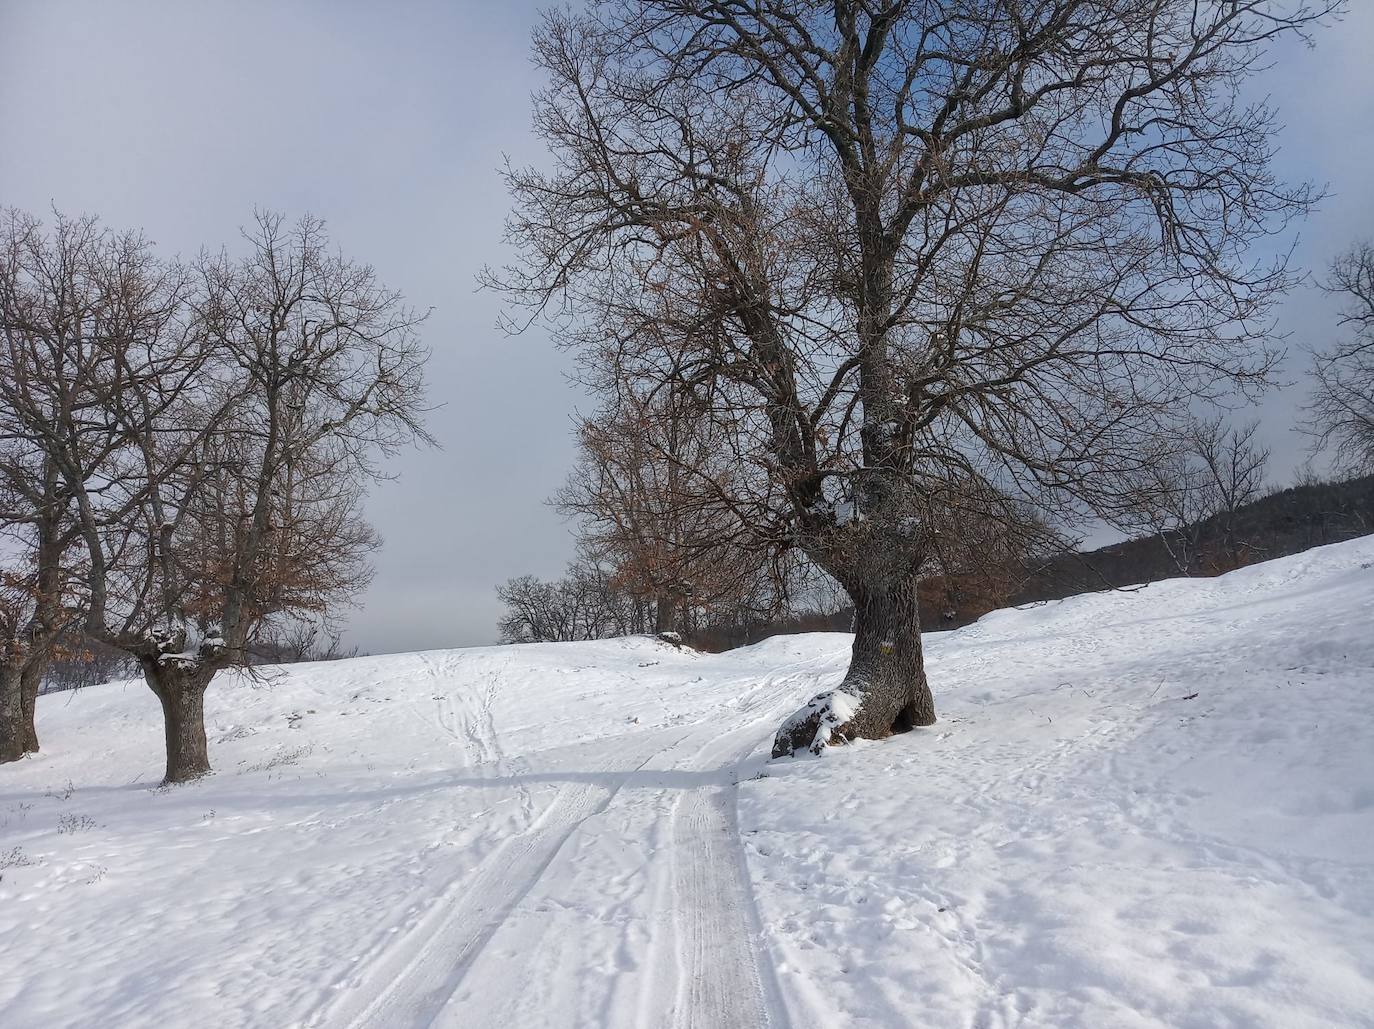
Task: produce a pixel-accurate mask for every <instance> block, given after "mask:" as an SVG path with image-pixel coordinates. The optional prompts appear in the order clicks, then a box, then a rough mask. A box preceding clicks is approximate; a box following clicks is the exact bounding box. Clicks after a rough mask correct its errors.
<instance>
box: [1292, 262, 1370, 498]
mask: <svg viewBox="0 0 1374 1029" xmlns="http://www.w3.org/2000/svg"><path fill="white" fill-rule="evenodd" d="M1327 289H1328V290H1329V291H1330V292H1331V293H1334V294H1336V295H1337V296H1339V297H1340V298H1341V299H1342V300H1343V301H1344V302H1345V306H1344V309H1343V310H1342V311H1341V319H1340V321H1341V326H1342V327H1343V328H1345V329H1347V330H1349V333H1350V335H1349V337H1348V338H1346V339H1344V340H1342V341H1341V342H1339V343H1337V344H1336V345H1335V346H1333V347H1331V348H1329V349H1328V350H1326V351H1324V352H1322V353H1320V354H1318V355H1317V359H1316V378H1317V388H1316V390H1315V391H1314V393H1313V397H1312V400H1311V403H1310V406H1309V412H1308V413H1309V416H1310V426H1309V427H1310V428H1311V429H1312V430H1313V432H1314V433H1315V435H1316V438H1317V445H1318V446H1319V447H1327V446H1330V447H1332V448H1333V449H1334V451H1335V455H1336V460H1337V462H1338V464H1339V465H1340V466H1341V467H1342V469H1343V470H1345V471H1347V472H1367V471H1370V470H1374V244H1370V243H1360V244H1357V245H1356V246H1354V247H1351V248H1350V250H1348V251H1347V252H1346V253H1344V254H1342V255H1341V256H1340V257H1338V258H1337V259H1336V260H1335V261H1334V262H1333V263H1332V265H1331V275H1330V278H1329V279H1328V281H1327Z"/></svg>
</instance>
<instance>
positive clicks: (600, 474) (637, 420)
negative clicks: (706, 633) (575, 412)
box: [554, 383, 790, 635]
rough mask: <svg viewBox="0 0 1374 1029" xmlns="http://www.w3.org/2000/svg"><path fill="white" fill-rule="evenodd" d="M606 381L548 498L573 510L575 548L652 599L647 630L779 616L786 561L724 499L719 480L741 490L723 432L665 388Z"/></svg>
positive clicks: (733, 492)
mask: <svg viewBox="0 0 1374 1029" xmlns="http://www.w3.org/2000/svg"><path fill="white" fill-rule="evenodd" d="M617 387H623V388H617ZM612 389H613V390H614V392H611V395H610V396H609V397H608V399H607V402H606V403H605V405H604V406H603V409H602V410H601V411H600V412H599V413H598V415H597V417H594V418H589V419H586V420H584V421H583V422H582V424H581V426H580V428H579V433H578V442H579V444H580V453H579V459H578V462H577V464H576V466H575V467H574V469H573V471H572V473H571V474H570V475H569V477H568V480H567V482H566V483H565V484H564V486H563V488H562V489H561V490H560V491H559V492H558V494H557V495H556V496H555V497H554V503H555V506H556V507H557V508H558V509H559V510H560V511H562V512H563V513H564V514H566V515H570V516H572V517H575V518H576V519H578V530H577V531H578V538H579V541H580V543H581V546H582V548H583V549H584V551H586V552H587V553H588V554H590V555H595V560H596V561H597V562H598V563H606V564H608V565H609V566H610V567H611V569H612V572H611V579H612V582H613V583H614V585H615V586H616V587H617V588H618V589H619V590H621V591H624V592H626V593H628V594H629V595H630V596H633V597H636V598H640V599H641V600H643V601H644V602H647V603H651V604H652V605H653V610H654V623H653V628H654V631H656V632H678V633H682V634H687V635H690V633H691V632H692V630H693V629H694V628H695V626H696V625H698V624H700V623H701V622H702V621H707V622H709V621H710V620H712V618H713V617H715V616H718V615H720V614H723V613H724V612H725V611H730V612H732V613H733V614H734V615H736V616H738V614H740V613H741V612H743V611H744V610H746V609H748V608H751V607H752V608H753V612H752V613H753V614H754V615H756V616H757V617H760V618H767V617H770V616H772V615H775V614H777V613H779V612H780V610H781V609H782V607H783V606H784V604H785V602H786V587H787V576H788V572H789V571H790V565H789V564H788V563H787V562H779V561H777V560H775V559H774V558H773V556H772V555H771V554H770V552H769V551H768V549H766V548H761V547H759V546H757V545H756V541H755V540H754V538H753V533H752V531H751V527H750V526H749V524H748V523H746V522H744V521H742V520H741V519H739V518H738V517H737V516H736V514H735V512H734V510H733V508H732V506H731V505H730V504H728V503H724V502H722V495H725V494H724V492H723V489H722V487H724V486H725V484H726V483H728V484H729V485H728V495H729V496H736V497H737V496H739V495H740V494H741V493H742V492H743V488H742V483H741V482H739V481H738V480H739V477H740V475H741V474H742V473H743V472H745V471H747V469H742V468H740V467H739V466H738V465H735V464H733V462H732V461H731V459H730V454H729V448H728V445H727V443H728V439H727V438H725V437H723V435H722V434H721V433H718V432H716V431H714V429H713V427H712V426H711V424H710V421H709V418H708V417H706V412H702V411H700V410H698V409H697V408H696V406H695V405H694V404H692V403H691V402H688V401H684V399H683V398H681V397H677V396H673V395H672V394H671V393H670V392H668V391H664V392H662V393H660V394H659V395H658V396H651V397H639V396H636V395H635V394H634V393H633V383H617V384H612ZM608 392H609V391H608Z"/></svg>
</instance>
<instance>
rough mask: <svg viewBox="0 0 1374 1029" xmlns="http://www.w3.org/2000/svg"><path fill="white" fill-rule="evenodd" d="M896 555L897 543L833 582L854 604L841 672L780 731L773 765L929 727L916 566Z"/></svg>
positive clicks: (931, 713)
mask: <svg viewBox="0 0 1374 1029" xmlns="http://www.w3.org/2000/svg"><path fill="white" fill-rule="evenodd" d="M870 547H871V544H870ZM865 549H869V548H865ZM902 549H903V548H902V546H901V542H900V541H898V542H897V544H896V545H895V546H894V547H893V548H892V549H891V550H890V551H889V550H886V549H880V550H876V551H875V550H870V551H869V554H868V555H867V559H866V560H865V561H864V562H863V563H862V565H861V566H860V567H859V568H858V569H853V568H851V569H848V572H849V574H843V573H841V574H838V575H837V578H839V580H840V583H841V585H843V586H844V587H845V590H846V592H848V594H849V596H850V599H852V600H853V601H854V648H853V652H852V653H853V656H852V657H851V658H850V662H849V671H848V672H847V673H846V674H845V677H844V681H843V682H841V683H840V685H839V686H837V687H836V688H835V689H834V690H830V691H828V692H826V693H822V694H820V695H819V696H816V697H813V698H812V699H811V700H810V701H809V702H808V703H807V704H806V706H805V707H803V708H802V709H801V710H799V711H797V712H796V713H795V714H793V715H792V716H791V717H790V718H788V719H787V720H786V721H785V722H784V723H783V725H782V727H781V728H780V729H779V730H778V734H777V736H776V738H775V739H774V741H773V756H774V757H785V756H788V755H790V754H793V753H795V752H797V751H799V750H809V751H811V752H812V753H813V754H819V753H820V752H821V750H822V749H824V747H825V746H826V745H827V744H829V743H831V742H836V741H847V740H852V739H860V738H862V739H882V738H883V737H885V736H890V735H892V734H893V733H898V732H906V731H908V730H909V729H913V728H915V727H917V726H921V725H933V724H934V723H935V700H934V697H933V696H932V695H931V692H930V685H929V684H928V683H927V681H926V673H925V660H924V655H923V651H922V648H921V618H920V609H919V604H918V598H917V592H916V586H917V582H918V572H919V568H920V561H919V560H908V559H905V558H904V557H903V556H901V551H902ZM889 555H890V556H889ZM827 557H828V558H829V560H828V561H827V562H826V563H827V564H828V565H829V568H830V570H832V574H834V573H836V572H840V569H838V568H837V567H836V562H835V560H834V557H833V555H827ZM856 571H857V573H858V574H855V572H856Z"/></svg>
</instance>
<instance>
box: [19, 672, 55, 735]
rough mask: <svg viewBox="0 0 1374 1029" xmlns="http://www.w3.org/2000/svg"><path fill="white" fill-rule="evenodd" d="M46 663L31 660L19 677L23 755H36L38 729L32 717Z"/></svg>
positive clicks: (36, 705)
mask: <svg viewBox="0 0 1374 1029" xmlns="http://www.w3.org/2000/svg"><path fill="white" fill-rule="evenodd" d="M47 666H48V661H47V658H46V657H44V658H43V659H42V660H32V661H30V662H29V663H28V664H27V665H25V666H24V671H23V673H22V674H21V675H20V676H19V703H20V708H21V713H20V718H21V719H22V722H23V726H22V729H23V733H24V753H26V754H37V753H38V727H37V724H36V723H35V721H34V716H35V713H36V711H37V708H38V687H39V686H41V685H42V684H43V673H44V672H45V671H47Z"/></svg>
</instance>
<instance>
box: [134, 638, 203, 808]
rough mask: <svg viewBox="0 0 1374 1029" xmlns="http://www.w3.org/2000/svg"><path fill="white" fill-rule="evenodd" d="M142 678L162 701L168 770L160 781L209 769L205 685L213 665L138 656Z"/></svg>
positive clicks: (194, 776) (184, 779)
mask: <svg viewBox="0 0 1374 1029" xmlns="http://www.w3.org/2000/svg"><path fill="white" fill-rule="evenodd" d="M140 664H141V665H142V666H143V678H144V680H145V681H146V682H147V683H148V686H149V687H150V688H151V689H152V691H153V693H154V694H156V695H157V699H158V700H159V701H161V702H162V720H163V726H164V728H165V730H166V738H167V772H166V775H164V776H163V779H162V782H163V785H170V784H171V783H179V782H190V781H191V780H192V779H199V778H200V777H201V776H202V775H206V774H208V773H209V771H210V754H209V748H208V745H207V743H206V739H205V689H206V687H207V686H209V685H210V680H211V679H212V678H214V675H215V668H214V667H213V666H206V665H203V664H183V663H181V662H167V663H165V664H164V663H160V662H159V661H158V660H157V659H156V658H140Z"/></svg>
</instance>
